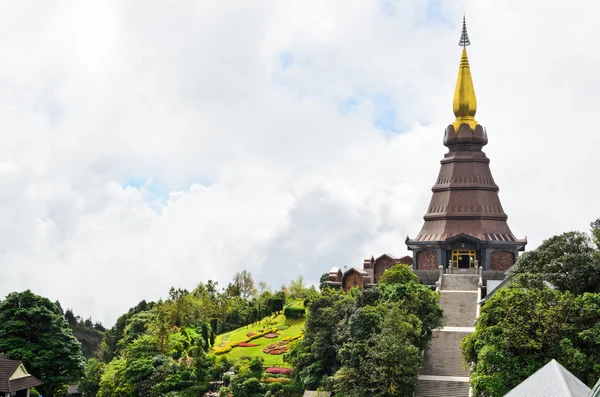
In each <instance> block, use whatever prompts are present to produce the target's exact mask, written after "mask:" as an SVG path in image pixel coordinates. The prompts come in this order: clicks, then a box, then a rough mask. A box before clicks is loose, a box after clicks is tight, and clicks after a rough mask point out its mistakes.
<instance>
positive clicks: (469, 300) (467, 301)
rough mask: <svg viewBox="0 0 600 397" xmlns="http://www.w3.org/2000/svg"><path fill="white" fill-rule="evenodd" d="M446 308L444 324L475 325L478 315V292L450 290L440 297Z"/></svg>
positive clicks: (450, 325) (443, 306) (453, 325)
mask: <svg viewBox="0 0 600 397" xmlns="http://www.w3.org/2000/svg"><path fill="white" fill-rule="evenodd" d="M440 305H441V306H442V308H443V309H444V325H445V326H447V327H474V326H475V317H476V316H477V294H473V293H471V292H449V293H444V291H442V296H441V297H440Z"/></svg>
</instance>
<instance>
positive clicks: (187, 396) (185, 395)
mask: <svg viewBox="0 0 600 397" xmlns="http://www.w3.org/2000/svg"><path fill="white" fill-rule="evenodd" d="M205 391H206V387H205V386H192V387H188V388H187V389H185V390H184V391H182V392H181V394H180V395H181V397H195V396H201V395H202V394H203V393H204V392H205Z"/></svg>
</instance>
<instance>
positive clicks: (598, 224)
mask: <svg viewBox="0 0 600 397" xmlns="http://www.w3.org/2000/svg"><path fill="white" fill-rule="evenodd" d="M590 228H591V232H592V239H593V240H594V242H595V243H596V247H598V249H600V218H598V219H596V220H595V221H594V222H592V223H590Z"/></svg>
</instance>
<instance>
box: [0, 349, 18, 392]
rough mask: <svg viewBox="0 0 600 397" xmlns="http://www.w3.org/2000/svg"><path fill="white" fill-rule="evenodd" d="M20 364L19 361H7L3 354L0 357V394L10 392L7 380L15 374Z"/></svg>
mask: <svg viewBox="0 0 600 397" xmlns="http://www.w3.org/2000/svg"><path fill="white" fill-rule="evenodd" d="M20 364H21V362H20V361H17V360H9V359H7V358H6V356H5V355H4V354H3V355H2V356H0V392H8V391H10V386H9V384H8V378H10V377H11V376H12V374H14V373H15V371H16V370H17V368H19V365H20Z"/></svg>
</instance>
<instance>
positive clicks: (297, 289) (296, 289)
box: [289, 275, 306, 299]
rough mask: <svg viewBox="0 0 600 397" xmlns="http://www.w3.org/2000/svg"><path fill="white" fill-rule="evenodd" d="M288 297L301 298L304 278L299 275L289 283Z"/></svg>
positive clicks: (304, 287) (303, 289)
mask: <svg viewBox="0 0 600 397" xmlns="http://www.w3.org/2000/svg"><path fill="white" fill-rule="evenodd" d="M289 289H290V295H291V297H292V299H295V298H303V297H304V291H305V289H306V286H305V285H304V276H302V275H299V276H298V278H297V279H295V280H292V281H290V288H289Z"/></svg>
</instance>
